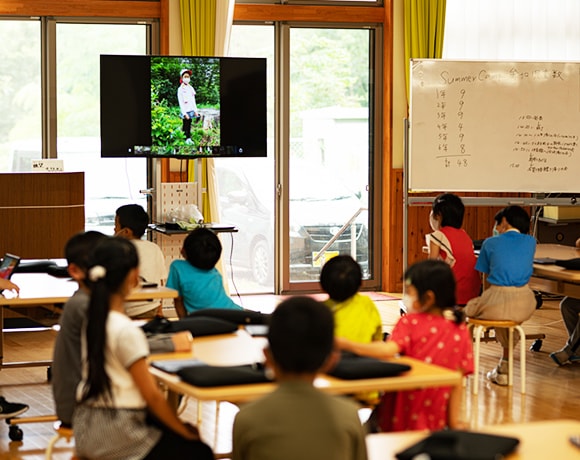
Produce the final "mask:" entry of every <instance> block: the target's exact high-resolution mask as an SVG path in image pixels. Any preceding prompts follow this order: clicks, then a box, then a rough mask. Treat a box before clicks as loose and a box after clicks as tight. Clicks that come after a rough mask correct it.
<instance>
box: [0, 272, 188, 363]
mask: <svg viewBox="0 0 580 460" xmlns="http://www.w3.org/2000/svg"><path fill="white" fill-rule="evenodd" d="M11 280H12V281H13V282H14V283H16V284H17V285H18V286H19V287H20V294H19V295H18V296H15V295H14V293H12V292H9V291H4V293H3V295H1V296H0V324H2V325H3V324H4V308H5V307H13V308H18V307H34V306H42V305H54V304H63V303H65V302H66V301H67V300H68V299H69V298H70V297H71V296H72V295H73V294H74V293H75V291H76V290H77V289H78V284H77V282H76V281H73V280H71V279H70V278H56V277H54V276H50V275H47V274H46V273H15V274H14V275H12V278H11ZM176 297H177V291H175V290H174V289H169V288H166V287H157V288H142V289H136V290H134V291H133V292H131V294H129V296H128V297H127V300H153V299H172V298H176ZM3 359H4V330H3V328H2V329H1V330H0V369H5V368H15V367H35V366H50V365H51V364H52V360H40V361H24V362H12V363H5V362H4V361H3Z"/></svg>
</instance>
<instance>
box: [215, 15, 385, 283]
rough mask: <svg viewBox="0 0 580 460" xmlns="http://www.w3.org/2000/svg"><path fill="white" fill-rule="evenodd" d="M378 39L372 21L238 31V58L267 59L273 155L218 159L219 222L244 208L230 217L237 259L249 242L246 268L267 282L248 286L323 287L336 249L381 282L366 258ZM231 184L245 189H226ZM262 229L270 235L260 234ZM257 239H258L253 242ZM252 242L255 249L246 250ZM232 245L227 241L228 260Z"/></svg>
mask: <svg viewBox="0 0 580 460" xmlns="http://www.w3.org/2000/svg"><path fill="white" fill-rule="evenodd" d="M375 35H376V30H375V29H374V28H372V27H364V28H363V27H360V28H359V27H352V28H349V27H332V26H331V25H325V26H324V27H304V26H303V25H300V24H279V23H276V24H274V25H270V24H268V25H235V26H234V28H233V31H232V37H231V45H230V52H229V54H230V55H231V56H253V57H267V58H268V71H269V89H268V91H269V93H268V101H269V102H268V104H269V105H268V111H269V125H268V137H269V139H268V148H269V153H268V158H267V159H259V160H257V161H252V162H250V161H247V160H245V161H244V162H239V161H238V162H236V164H235V166H233V161H231V160H226V161H221V160H222V159H217V160H216V162H215V165H216V171H217V176H218V187H219V189H220V207H221V208H222V214H221V219H222V220H223V219H224V218H225V215H226V212H227V210H230V216H232V214H231V210H232V209H237V210H238V215H237V218H238V219H240V220H239V222H235V221H231V223H233V224H236V225H237V226H238V227H239V229H240V232H239V233H238V234H236V235H235V236H234V243H233V244H234V250H233V253H234V259H237V260H240V257H239V254H238V256H236V255H235V254H236V249H235V247H236V246H237V248H238V251H241V250H242V248H243V251H242V254H244V255H245V260H246V263H245V265H246V267H245V269H246V272H247V273H250V274H251V275H250V278H252V277H253V279H254V281H258V279H261V280H262V281H258V282H257V283H254V285H253V286H252V285H251V283H250V284H246V286H249V287H250V288H252V289H254V290H255V289H256V288H258V287H259V285H262V286H263V287H262V289H258V291H259V292H260V291H262V290H264V289H265V290H266V291H268V290H269V291H270V292H271V291H272V289H274V292H286V291H303V290H316V289H319V287H318V280H319V276H320V269H321V267H322V265H323V263H324V261H325V260H327V259H328V258H329V257H332V256H334V255H336V254H339V253H340V254H351V255H352V256H353V257H354V258H355V259H356V260H357V261H358V262H359V263H360V264H361V266H362V268H363V272H364V277H365V280H367V282H369V283H371V284H372V283H377V284H378V280H375V279H374V276H375V273H374V270H373V263H374V261H373V260H372V258H371V257H370V256H369V255H370V254H372V238H371V235H372V230H371V227H372V225H371V218H370V216H371V212H369V202H371V201H372V200H371V199H369V191H370V190H372V185H373V184H372V179H371V177H372V174H371V171H372V167H371V165H372V164H373V158H374V155H376V154H377V151H376V148H375V143H374V141H375V136H378V137H379V138H380V135H379V133H378V132H377V129H376V128H375V129H373V128H372V127H374V120H375V114H374V112H373V107H375V104H374V100H375V98H376V97H378V96H377V95H376V94H374V93H373V91H372V88H373V83H375V82H373V81H372V78H375V77H376V75H373V74H372V72H371V69H372V68H373V66H375V65H376V62H375V59H376V57H375V55H374V54H373V51H374V50H375V47H374V43H375ZM275 50H278V51H277V53H278V54H275ZM275 63H276V65H275ZM274 78H276V81H278V84H277V85H274ZM274 101H277V103H276V105H275V104H274ZM274 114H275V115H276V116H275V115H274ZM379 129H380V128H379ZM274 147H275V148H274ZM220 170H221V172H220ZM232 175H235V176H238V177H236V178H235V180H234V178H233V177H231V176H232ZM228 177H229V178H228ZM233 183H237V184H238V186H239V190H238V191H233V190H229V191H228V192H225V188H226V187H229V188H230V189H231V184H233ZM258 184H261V186H262V187H261V190H256V189H257V188H258ZM256 200H258V201H259V204H260V205H261V209H262V212H261V213H259V212H256V211H255V210H252V208H251V207H250V204H251V205H252V206H253V208H254V209H258V208H260V205H257V204H256ZM241 209H243V210H244V211H243V212H241V211H240V210H241ZM258 216H260V217H258ZM228 222H229V221H228ZM258 222H259V224H258ZM257 228H261V229H262V230H261V231H260V233H264V234H265V237H262V236H260V237H256V229H257ZM244 229H248V230H246V231H245V230H244ZM244 232H246V233H247V234H246V235H244V234H243V233H244ZM253 241H259V242H260V244H258V245H256V246H252V242H253ZM252 247H254V248H256V250H254V251H248V249H247V248H252ZM227 250H228V244H227V243H224V255H226V256H227ZM260 254H262V255H263V256H264V257H262V258H261V257H260ZM258 260H265V261H267V267H268V270H267V271H266V270H262V271H260V270H256V267H258V266H259V265H258V263H257V261H258ZM254 261H255V262H254ZM240 263H242V261H241V260H240ZM274 267H279V270H278V271H275V270H274ZM242 270H243V267H242V266H234V267H232V271H233V273H234V274H235V276H234V284H235V285H236V286H237V288H238V290H239V292H244V290H243V288H241V287H240V284H241V283H240V281H239V279H240V277H239V273H240V272H241V271H242ZM236 273H237V274H236ZM260 273H261V274H260ZM266 273H268V275H267V276H266ZM258 274H260V275H259V276H258ZM264 280H266V281H265V282H264ZM230 288H233V285H232V283H230ZM254 292H255V291H254Z"/></svg>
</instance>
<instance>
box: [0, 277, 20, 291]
mask: <svg viewBox="0 0 580 460" xmlns="http://www.w3.org/2000/svg"><path fill="white" fill-rule="evenodd" d="M0 289H8V290H10V291H16V292H17V293H19V292H20V288H19V287H18V286H17V285H16V284H14V283H13V282H12V281H10V280H5V279H3V278H0Z"/></svg>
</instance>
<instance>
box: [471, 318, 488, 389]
mask: <svg viewBox="0 0 580 460" xmlns="http://www.w3.org/2000/svg"><path fill="white" fill-rule="evenodd" d="M484 331H485V329H484V327H483V326H480V325H477V326H475V327H474V328H473V336H474V338H475V346H474V347H473V394H474V395H477V390H478V384H479V350H480V344H481V333H482V332H484Z"/></svg>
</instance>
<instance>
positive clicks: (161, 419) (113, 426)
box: [73, 238, 214, 460]
mask: <svg viewBox="0 0 580 460" xmlns="http://www.w3.org/2000/svg"><path fill="white" fill-rule="evenodd" d="M138 266H139V259H138V256H137V251H136V249H135V246H134V245H133V244H132V243H131V242H130V241H128V240H125V239H122V238H107V239H106V240H104V241H102V242H100V243H99V244H98V245H97V246H96V247H95V250H94V252H93V255H92V258H91V262H90V263H89V265H88V271H87V279H86V284H87V286H88V287H89V289H90V292H91V297H90V303H89V308H88V314H87V324H86V329H85V331H84V334H83V337H82V353H83V373H82V375H83V378H82V381H81V382H80V384H79V387H78V389H77V401H78V406H77V408H76V409H75V412H74V416H73V427H74V433H75V445H76V452H77V455H78V456H79V457H82V458H85V457H86V458H99V459H124V460H127V459H135V460H137V459H165V458H174V459H194V458H195V459H199V460H202V459H203V460H205V459H208V460H209V459H213V458H214V457H213V453H212V451H211V449H210V448H209V447H208V446H207V445H206V444H204V443H203V442H201V441H200V440H199V433H198V431H197V429H196V428H195V427H193V426H191V425H189V424H186V423H183V422H182V421H181V420H180V419H179V418H178V417H177V415H176V414H175V412H174V411H173V410H172V409H171V408H170V406H169V405H168V403H167V401H166V400H165V398H164V396H163V395H162V393H161V392H160V390H159V388H158V387H157V384H156V383H155V380H154V379H153V376H152V375H151V374H150V373H149V369H148V365H147V362H146V357H147V355H148V354H149V348H148V345H147V340H146V338H145V334H144V333H143V331H142V330H141V329H140V328H138V327H136V326H135V325H133V323H132V321H131V319H129V317H128V316H126V314H125V310H124V304H125V297H126V295H127V294H128V293H129V292H130V291H131V289H133V288H135V287H136V286H137V284H138V282H139V269H138Z"/></svg>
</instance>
